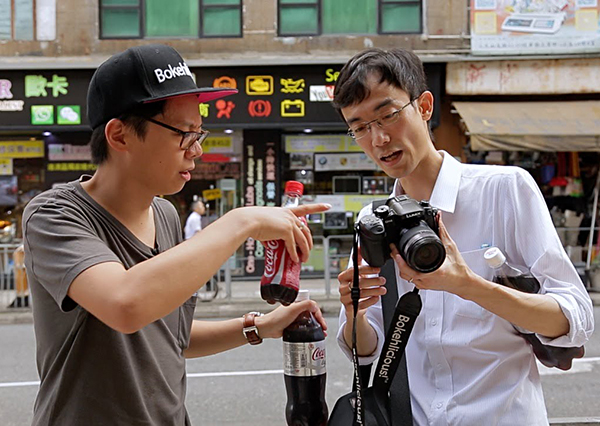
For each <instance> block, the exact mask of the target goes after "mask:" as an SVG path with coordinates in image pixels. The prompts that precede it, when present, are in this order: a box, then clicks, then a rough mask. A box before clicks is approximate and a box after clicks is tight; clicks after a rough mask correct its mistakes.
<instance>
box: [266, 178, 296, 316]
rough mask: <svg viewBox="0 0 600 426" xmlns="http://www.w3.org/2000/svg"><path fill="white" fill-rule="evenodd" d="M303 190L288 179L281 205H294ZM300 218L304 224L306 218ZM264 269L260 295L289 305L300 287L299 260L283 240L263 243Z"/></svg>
mask: <svg viewBox="0 0 600 426" xmlns="http://www.w3.org/2000/svg"><path fill="white" fill-rule="evenodd" d="M303 192H304V185H302V183H300V182H296V181H294V180H290V181H288V182H287V183H286V184H285V200H284V202H283V207H296V206H298V205H300V199H301V198H302V193H303ZM300 220H301V221H302V222H303V223H304V224H305V225H306V219H305V218H303V217H301V218H300ZM264 245H265V270H264V273H263V276H262V278H261V280H260V296H261V297H262V298H263V299H264V300H266V301H267V302H268V303H270V304H274V303H275V302H281V304H283V305H289V304H290V303H292V302H293V301H294V300H296V296H297V295H298V289H299V288H300V268H301V265H300V262H294V261H293V260H292V258H291V257H290V254H289V253H288V252H287V250H286V249H285V242H284V241H283V240H273V241H267V242H266V243H265V244H264Z"/></svg>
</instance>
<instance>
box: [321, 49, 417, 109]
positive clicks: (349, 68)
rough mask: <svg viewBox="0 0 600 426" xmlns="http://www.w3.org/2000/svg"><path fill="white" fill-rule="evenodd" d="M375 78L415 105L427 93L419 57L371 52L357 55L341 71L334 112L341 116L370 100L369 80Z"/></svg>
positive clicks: (398, 51)
mask: <svg viewBox="0 0 600 426" xmlns="http://www.w3.org/2000/svg"><path fill="white" fill-rule="evenodd" d="M371 75H379V82H380V83H383V82H386V83H388V84H390V85H392V86H395V87H397V88H399V89H401V90H403V91H405V92H406V93H407V94H408V96H410V100H411V101H413V100H415V99H417V98H418V97H419V96H420V95H421V94H422V93H423V92H425V91H426V90H427V77H426V76H425V69H424V68H423V62H422V61H421V59H419V57H418V56H417V55H416V54H414V53H413V52H412V51H410V50H406V49H399V48H396V49H391V50H383V49H377V48H371V49H367V50H364V51H362V52H360V53H357V54H356V55H354V57H352V59H350V60H349V61H348V62H347V63H346V65H344V67H343V68H342V70H341V71H340V74H339V76H338V79H337V81H336V84H335V91H334V95H333V106H334V108H335V109H337V110H338V112H339V111H340V110H341V109H342V108H345V107H347V106H350V105H355V104H357V103H360V102H362V101H364V100H365V99H366V98H368V97H369V95H370V92H369V88H368V86H367V79H368V77H369V76H371Z"/></svg>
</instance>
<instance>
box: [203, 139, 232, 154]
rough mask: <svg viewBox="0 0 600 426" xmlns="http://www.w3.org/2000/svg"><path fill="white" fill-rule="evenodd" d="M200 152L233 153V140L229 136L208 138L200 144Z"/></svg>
mask: <svg viewBox="0 0 600 426" xmlns="http://www.w3.org/2000/svg"><path fill="white" fill-rule="evenodd" d="M202 151H203V152H205V153H209V152H212V153H216V152H220V153H225V152H233V139H232V138H231V137H230V136H218V137H213V136H210V137H208V138H206V140H205V141H204V142H203V143H202Z"/></svg>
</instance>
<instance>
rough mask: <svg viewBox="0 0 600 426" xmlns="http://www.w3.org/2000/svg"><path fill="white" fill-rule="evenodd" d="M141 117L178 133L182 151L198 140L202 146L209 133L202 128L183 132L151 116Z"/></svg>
mask: <svg viewBox="0 0 600 426" xmlns="http://www.w3.org/2000/svg"><path fill="white" fill-rule="evenodd" d="M143 118H144V120H147V121H149V122H150V123H154V124H157V125H159V126H161V127H164V128H165V129H169V130H172V131H173V132H175V133H178V134H180V135H181V142H179V148H181V149H183V150H184V151H187V150H188V149H190V148H191V147H192V145H194V144H195V143H196V142H198V143H199V144H200V145H201V146H202V143H203V142H204V141H205V140H206V138H207V136H208V134H209V133H210V132H209V131H208V130H204V129H200V131H199V132H184V131H183V130H179V129H178V128H176V127H173V126H169V125H168V124H165V123H161V122H160V121H158V120H155V119H153V118H148V117H143Z"/></svg>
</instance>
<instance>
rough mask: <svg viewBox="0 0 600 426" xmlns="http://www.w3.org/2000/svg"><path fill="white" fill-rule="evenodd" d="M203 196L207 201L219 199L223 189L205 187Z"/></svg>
mask: <svg viewBox="0 0 600 426" xmlns="http://www.w3.org/2000/svg"><path fill="white" fill-rule="evenodd" d="M202 198H204V199H205V200H206V201H211V200H218V199H220V198H221V190H220V189H205V190H204V191H202Z"/></svg>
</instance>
